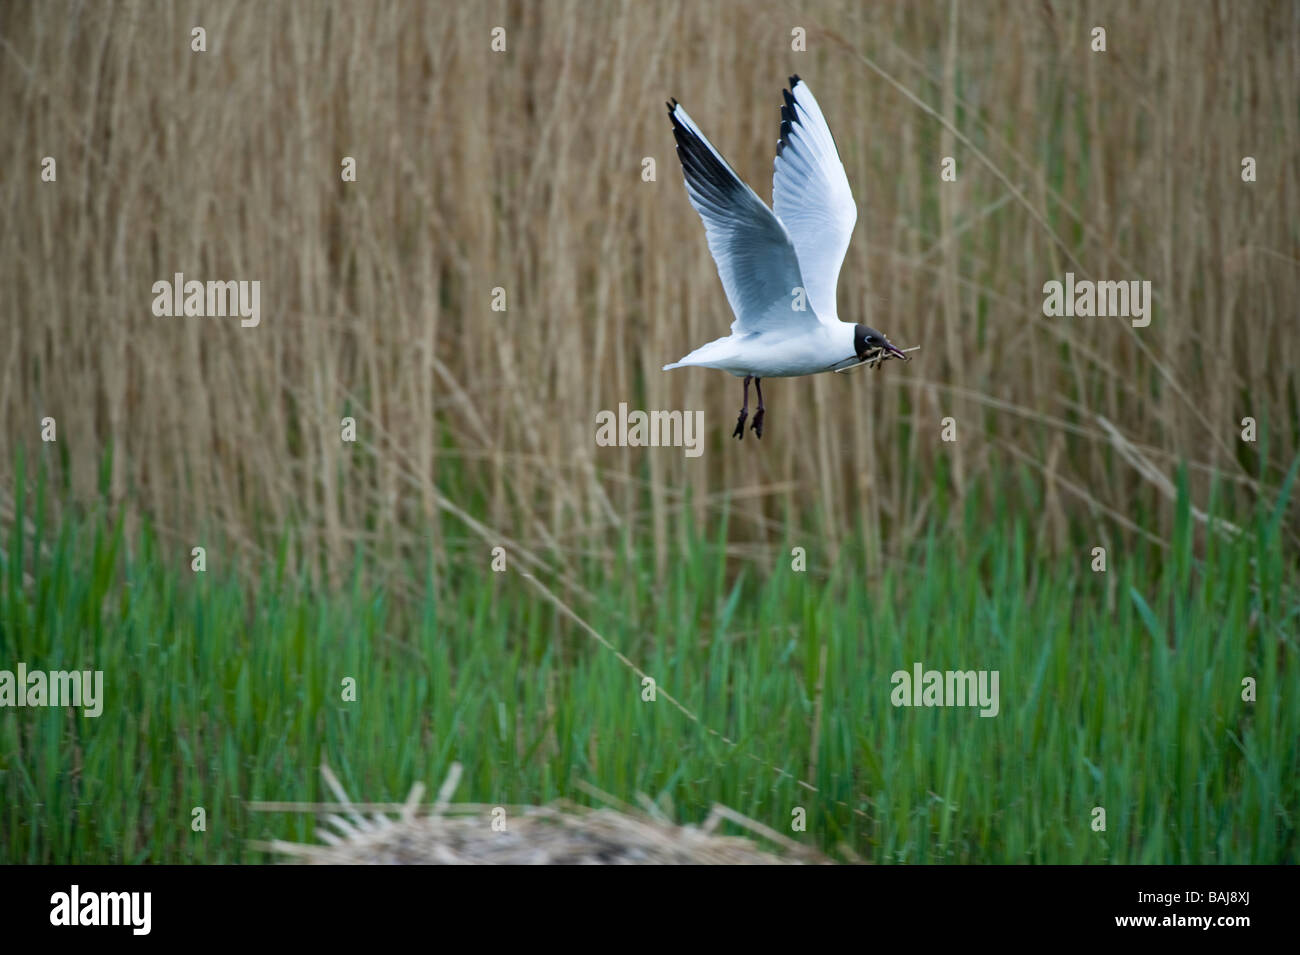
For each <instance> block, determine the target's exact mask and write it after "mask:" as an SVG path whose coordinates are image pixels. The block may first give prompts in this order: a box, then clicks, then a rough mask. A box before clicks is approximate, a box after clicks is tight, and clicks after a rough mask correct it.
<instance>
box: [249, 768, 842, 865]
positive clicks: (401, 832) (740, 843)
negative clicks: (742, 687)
mask: <svg viewBox="0 0 1300 955" xmlns="http://www.w3.org/2000/svg"><path fill="white" fill-rule="evenodd" d="M321 773H322V775H323V776H324V778H325V781H326V783H327V785H329V786H330V787H331V788H332V789H333V790H334V792H335V795H336V796H337V797H338V800H339V801H338V802H337V803H320V804H312V805H300V804H296V803H291V804H285V803H265V802H263V803H251V804H250V808H251V809H253V810H256V811H262V812H275V811H285V810H290V811H298V812H303V811H310V812H315V813H317V814H318V815H320V817H321V822H322V824H323V825H322V826H320V827H319V828H318V829H317V835H318V836H319V837H320V838H321V839H322V840H323V842H324V844H323V845H304V844H300V843H291V842H285V841H282V840H273V841H269V842H253V843H252V844H253V846H254V847H256V848H261V849H265V850H267V851H268V852H271V853H274V854H277V855H281V856H285V857H287V858H288V860H289V861H290V862H294V863H300V864H307V865H696V864H698V865H802V864H814V863H824V862H826V861H827V860H825V859H824V858H823V857H822V856H820V855H819V854H818V853H816V852H815V851H813V850H810V849H808V848H806V847H804V846H801V845H799V844H798V843H796V842H794V841H792V840H791V839H788V838H786V837H785V836H782V835H780V834H779V833H776V832H773V831H772V830H771V829H768V828H767V827H766V826H763V825H762V824H761V823H758V822H755V821H754V820H751V819H747V818H746V817H744V816H742V815H740V814H739V813H735V812H733V811H731V810H729V809H727V808H725V807H722V806H716V807H714V809H713V811H712V812H711V813H710V814H709V817H708V819H707V820H705V822H704V824H703V825H701V826H699V827H696V826H678V825H674V824H673V823H671V822H669V821H668V820H667V819H664V818H663V817H662V815H660V814H658V813H657V812H654V807H653V806H652V805H651V806H649V807H648V808H649V809H650V810H651V813H639V812H634V811H631V810H630V809H627V807H625V810H624V811H619V810H615V809H610V808H604V809H588V808H585V807H582V806H577V805H573V804H569V803H560V804H556V805H553V806H525V807H516V808H511V809H510V810H508V811H507V810H506V809H505V808H504V807H491V806H485V805H470V804H465V803H460V804H455V803H451V802H449V799H450V796H451V793H452V791H453V790H454V789H455V787H456V783H457V782H458V781H459V779H460V765H459V764H453V766H452V769H451V772H450V773H449V775H448V777H447V781H446V782H445V783H444V784H443V786H442V789H441V790H440V792H439V795H438V799H437V801H436V802H435V803H434V804H433V805H432V806H429V807H426V809H425V810H424V811H423V812H422V810H421V808H420V806H419V801H420V798H421V796H422V795H423V789H424V787H423V786H422V785H421V784H416V786H415V787H413V788H412V790H411V794H410V796H409V797H408V798H407V801H406V802H405V803H404V804H401V805H382V804H381V805H374V804H360V805H358V804H357V803H354V802H353V801H352V800H351V799H349V798H348V796H347V794H346V793H345V792H344V791H343V788H342V786H341V785H340V784H339V782H338V780H337V778H335V776H334V774H333V773H332V772H331V771H330V770H329V768H328V767H325V766H323V767H321ZM494 810H495V811H496V813H497V818H498V819H499V820H500V821H502V822H503V823H504V826H503V827H494V825H493V813H494ZM724 820H727V821H730V822H732V823H735V824H736V825H738V826H741V827H742V828H745V829H748V830H750V831H751V832H753V833H754V834H755V835H756V836H758V837H760V838H762V839H763V840H765V841H766V842H768V843H769V844H771V845H773V846H775V847H777V850H778V851H770V850H764V849H761V848H759V846H758V845H757V844H755V842H753V841H751V840H749V839H745V838H740V837H736V836H724V835H719V834H717V833H716V832H715V829H716V827H717V826H718V825H719V824H720V823H721V822H723V821H724ZM326 826H328V827H331V828H332V829H333V830H334V831H333V832H331V831H330V830H329V829H327V828H325V827H326Z"/></svg>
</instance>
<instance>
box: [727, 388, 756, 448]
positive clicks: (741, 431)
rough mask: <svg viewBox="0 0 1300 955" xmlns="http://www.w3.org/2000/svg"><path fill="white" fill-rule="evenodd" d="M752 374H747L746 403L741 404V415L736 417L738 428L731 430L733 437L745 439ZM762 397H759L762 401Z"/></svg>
mask: <svg viewBox="0 0 1300 955" xmlns="http://www.w3.org/2000/svg"><path fill="white" fill-rule="evenodd" d="M751 377H753V376H751V375H746V376H745V403H744V404H742V405H741V406H740V417H739V418H738V419H736V430H735V431H733V432H731V436H732V437H733V438H740V440H742V441H743V440H745V418H747V417H748V416H749V379H750V378H751ZM762 400H763V399H762V398H760V399H759V401H760V402H762Z"/></svg>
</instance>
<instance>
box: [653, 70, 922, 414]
mask: <svg viewBox="0 0 1300 955" xmlns="http://www.w3.org/2000/svg"><path fill="white" fill-rule="evenodd" d="M782 92H783V93H784V95H785V105H784V106H782V107H781V138H780V139H779V140H778V141H777V144H776V172H775V173H774V175H773V176H772V208H771V209H769V208H768V207H767V206H766V205H764V203H763V200H762V199H760V198H759V197H758V195H757V194H756V193H755V192H754V190H753V189H751V188H749V186H747V185H745V184H744V183H743V182H742V181H741V179H740V177H739V176H737V175H736V172H735V170H734V169H732V168H731V166H729V165H728V164H727V161H726V160H725V159H723V158H722V154H721V153H720V152H718V151H717V150H716V149H714V148H713V145H712V144H711V143H710V142H709V141H708V140H707V139H706V138H705V137H704V134H703V133H702V132H700V129H699V127H698V126H696V125H695V123H694V122H693V121H692V120H691V118H690V116H688V115H686V110H684V109H682V108H681V106H680V105H678V103H677V100H673V101H672V102H670V103H669V104H668V115H669V116H670V117H671V118H672V122H673V136H674V137H675V138H676V140H677V157H678V158H679V159H680V160H681V161H682V170H683V172H684V173H685V176H686V193H687V195H688V196H689V197H690V200H691V205H693V206H695V210H696V211H697V212H698V213H699V214H700V218H701V219H703V220H704V232H705V235H706V236H707V238H708V242H709V251H710V252H712V253H713V260H714V262H716V263H717V266H718V275H719V276H720V277H721V278H722V287H723V289H724V290H725V291H726V293H727V301H728V302H730V303H731V310H732V312H734V313H735V315H736V320H735V321H734V322H732V323H731V334H730V335H728V336H727V337H726V338H719V339H717V340H716V341H711V342H709V343H708V344H707V345H702V346H701V347H699V348H697V349H695V351H693V352H691V353H690V354H689V355H687V356H686V357H685V358H683V359H681V361H676V362H673V363H672V364H671V365H664V371H667V370H668V369H670V368H681V367H684V366H689V365H699V366H702V367H704V368H720V369H722V370H723V371H727V372H730V373H731V374H733V375H735V376H736V377H737V378H744V379H745V389H744V391H745V394H744V404H743V405H742V407H741V409H740V419H739V420H738V421H737V422H736V430H735V431H734V432H732V435H733V437H737V438H744V436H745V418H746V417H747V416H748V415H749V382H750V380H751V379H752V380H753V381H754V386H755V389H756V390H757V392H758V411H757V412H756V413H755V414H754V424H753V429H754V434H755V435H756V436H758V437H760V438H761V437H762V436H763V389H762V385H761V384H760V382H761V380H762V379H764V378H795V377H798V376H800V375H813V374H817V373H818V372H823V371H834V370H840V369H843V368H847V367H851V366H852V365H855V364H857V363H859V362H865V361H868V360H876V361H878V360H881V359H882V358H890V357H898V358H902V359H904V360H907V355H906V354H904V353H903V351H902V350H901V349H899V348H897V347H896V346H894V345H893V344H891V343H890V341H889V339H887V338H886V337H885V336H884V334H883V333H882V332H878V331H876V330H875V329H874V328H869V327H867V326H866V325H862V324H855V323H853V322H844V321H840V318H839V316H838V315H837V314H836V309H835V284H836V282H837V281H838V279H839V275H840V265H841V264H842V263H843V261H844V253H845V251H846V250H847V249H848V247H849V237H850V236H851V235H852V234H853V226H854V224H855V223H856V222H857V221H858V209H857V206H856V205H854V203H853V193H852V191H851V190H850V189H849V179H848V176H846V175H845V174H844V165H843V163H841V162H840V155H839V152H838V151H837V150H836V148H835V140H834V139H833V138H832V137H831V131H830V127H829V126H827V125H826V118H825V117H824V116H823V115H822V111H821V108H820V107H819V106H818V105H817V100H815V99H813V95H812V91H811V90H809V89H808V84H807V83H805V82H804V81H803V80H801V79H799V77H798V76H792V77H790V89H789V90H783V91H782Z"/></svg>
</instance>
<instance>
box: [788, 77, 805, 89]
mask: <svg viewBox="0 0 1300 955" xmlns="http://www.w3.org/2000/svg"><path fill="white" fill-rule="evenodd" d="M802 82H803V80H801V79H799V74H798V73H796V74H794V76H792V77H790V89H794V88H795V87H796V86H798V85H799V84H800V83H802Z"/></svg>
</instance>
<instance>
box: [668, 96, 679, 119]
mask: <svg viewBox="0 0 1300 955" xmlns="http://www.w3.org/2000/svg"><path fill="white" fill-rule="evenodd" d="M667 106H668V115H669V116H671V115H672V113H673V110H675V109H676V108H677V98H676V97H673V98H671V99H669V100H668V103H667Z"/></svg>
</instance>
